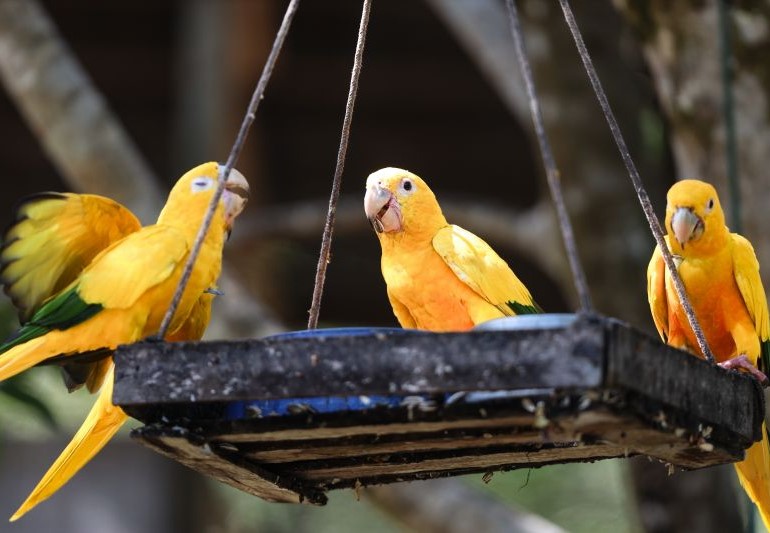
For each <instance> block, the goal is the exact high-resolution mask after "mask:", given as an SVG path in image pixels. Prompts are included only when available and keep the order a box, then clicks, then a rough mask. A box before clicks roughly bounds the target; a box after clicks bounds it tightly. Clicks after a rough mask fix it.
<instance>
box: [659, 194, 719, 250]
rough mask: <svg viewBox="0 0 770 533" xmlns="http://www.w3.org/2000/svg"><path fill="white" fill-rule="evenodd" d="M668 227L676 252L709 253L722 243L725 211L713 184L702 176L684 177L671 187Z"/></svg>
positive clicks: (673, 248) (670, 240)
mask: <svg viewBox="0 0 770 533" xmlns="http://www.w3.org/2000/svg"><path fill="white" fill-rule="evenodd" d="M667 199H668V203H667V205H666V231H667V232H668V235H669V243H670V246H671V249H672V251H673V252H674V253H676V254H680V255H688V253H693V254H697V253H699V252H700V253H709V252H711V251H713V250H714V249H718V247H719V246H721V245H722V244H723V242H722V239H723V238H724V236H725V235H726V233H727V228H726V227H725V215H724V212H723V211H722V206H721V205H720V204H719V197H718V196H717V191H716V189H714V187H713V186H712V185H710V184H708V183H706V182H703V181H699V180H692V179H690V180H682V181H679V182H677V183H675V184H674V185H673V186H672V187H671V188H670V189H669V191H668V195H667Z"/></svg>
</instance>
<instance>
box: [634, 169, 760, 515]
mask: <svg viewBox="0 0 770 533" xmlns="http://www.w3.org/2000/svg"><path fill="white" fill-rule="evenodd" d="M666 231H667V233H668V234H667V236H666V242H667V244H668V246H669V248H670V250H671V253H672V254H673V255H674V258H675V262H676V263H677V265H678V266H677V270H678V271H679V275H680V276H681V277H682V281H683V282H684V286H685V288H686V290H687V295H688V297H689V299H690V302H691V303H692V306H693V310H694V311H695V314H696V316H697V318H698V321H699V323H700V325H701V328H702V329H703V333H704V335H705V336H706V340H707V341H708V344H709V347H710V348H711V351H712V352H713V354H714V357H715V358H716V360H717V362H718V363H720V365H721V366H724V367H727V368H742V369H744V370H747V371H748V372H750V373H751V374H753V375H754V376H756V377H757V378H758V379H760V380H762V381H764V379H765V375H764V374H763V373H762V372H760V371H759V370H757V368H756V367H757V365H758V364H759V363H760V361H762V368H763V369H764V370H765V371H767V369H768V366H767V362H768V354H770V322H769V321H768V308H767V299H766V297H765V290H764V288H763V287H762V280H761V279H760V277H759V262H758V261H757V258H756V255H755V254H754V249H753V248H752V247H751V243H750V242H749V241H748V240H746V239H745V238H743V237H741V236H740V235H738V234H736V233H730V230H729V229H728V228H727V226H725V217H724V213H723V212H722V207H721V205H720V203H719V198H718V197H717V193H716V190H715V189H714V187H712V186H711V185H709V184H708V183H704V182H702V181H698V180H683V181H680V182H678V183H676V184H675V185H673V186H672V187H671V189H670V190H669V191H668V204H667V206H666ZM647 297H648V299H649V302H650V309H651V311H652V317H653V320H654V322H655V327H656V328H657V329H658V333H660V336H661V337H662V338H663V340H664V341H665V342H666V343H668V344H669V345H671V346H674V347H676V348H680V349H683V350H687V351H689V352H692V353H693V354H696V355H698V356H699V357H703V354H702V353H701V350H700V348H699V346H698V343H697V341H696V339H695V335H694V333H693V331H692V328H691V327H690V324H689V322H688V320H687V316H686V315H685V313H684V310H683V308H682V306H681V305H680V303H679V298H678V296H677V294H676V291H675V289H674V286H673V282H672V280H671V276H670V274H669V272H668V270H667V269H666V267H665V263H664V262H663V256H662V255H661V252H660V249H659V248H657V247H656V248H655V251H654V252H653V255H652V259H651V260H650V264H649V266H648V268H647ZM762 435H763V438H762V440H761V441H760V442H756V443H754V444H753V445H752V446H751V447H750V448H749V449H748V450H747V451H746V458H745V459H744V460H743V461H742V462H740V463H736V464H735V469H736V471H737V473H738V479H739V480H740V482H741V485H742V486H743V488H744V490H745V491H746V493H747V494H748V495H749V497H750V498H751V500H752V501H753V502H754V503H755V504H756V505H757V507H758V509H759V512H760V514H761V515H762V520H763V521H764V523H765V527H767V528H770V450H769V449H768V437H767V432H766V428H765V427H764V425H763V431H762Z"/></svg>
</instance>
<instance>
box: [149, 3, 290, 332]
mask: <svg viewBox="0 0 770 533" xmlns="http://www.w3.org/2000/svg"><path fill="white" fill-rule="evenodd" d="M298 6H299V0H291V3H289V7H287V8H286V13H285V14H284V16H283V21H282V22H281V27H280V28H279V30H278V33H277V34H276V36H275V41H274V42H273V47H272V49H271V50H270V54H269V55H268V56H267V61H266V62H265V66H264V68H263V69H262V75H261V76H260V78H259V82H258V83H257V87H256V88H255V89H254V94H253V95H252V97H251V101H250V102H249V106H248V108H247V109H246V115H245V116H244V117H243V122H241V129H240V130H239V131H238V135H237V137H236V138H235V142H234V143H233V147H232V149H231V150H230V155H229V156H228V158H227V162H226V163H225V164H224V166H222V165H220V166H219V176H218V179H217V188H216V190H215V191H214V195H213V196H212V197H211V203H210V204H209V207H208V211H206V216H205V217H203V221H202V223H201V226H200V229H199V230H198V234H197V235H196V237H195V243H194V245H193V248H192V250H191V251H190V256H189V257H188V258H187V262H186V263H185V266H184V270H183V272H182V277H181V278H180V279H179V285H177V288H176V292H174V297H173V298H172V299H171V303H170V304H169V307H168V310H167V311H166V314H165V315H164V316H163V321H162V322H161V324H160V328H159V329H158V333H157V335H156V337H157V338H159V339H162V338H164V337H165V336H166V333H167V332H168V328H169V326H170V325H171V320H172V318H173V317H174V314H175V313H176V310H177V308H178V307H179V302H180V301H181V300H182V294H183V293H184V290H185V287H187V282H188V281H190V275H191V274H192V270H193V266H194V265H195V260H196V259H197V258H198V254H199V253H200V250H201V246H202V245H203V240H204V238H205V237H206V233H208V230H209V227H210V226H211V221H212V220H213V219H214V213H215V212H216V209H217V204H219V200H220V198H221V197H222V193H223V192H224V190H225V183H226V182H227V179H228V178H229V177H230V171H231V170H232V168H233V166H234V165H235V163H236V161H238V156H240V154H241V150H242V149H243V145H244V144H245V143H246V137H247V136H248V134H249V129H250V128H251V125H252V124H253V122H254V119H255V118H256V115H257V107H258V106H259V103H260V102H261V101H262V98H264V95H265V89H266V88H267V82H268V81H270V76H271V75H272V73H273V68H274V67H275V64H276V62H277V61H278V55H279V54H280V53H281V48H283V43H284V41H285V40H286V35H287V34H288V33H289V27H290V26H291V21H292V20H293V19H294V14H295V13H296V11H297V7H298Z"/></svg>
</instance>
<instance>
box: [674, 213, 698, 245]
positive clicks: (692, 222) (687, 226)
mask: <svg viewBox="0 0 770 533" xmlns="http://www.w3.org/2000/svg"><path fill="white" fill-rule="evenodd" d="M703 229H704V226H703V219H701V218H700V217H699V216H698V215H696V214H695V213H694V212H693V210H692V209H690V208H689V207H679V208H677V210H676V211H674V215H673V216H672V217H671V231H673V233H674V238H675V239H676V240H677V242H678V243H679V246H681V247H682V248H684V247H685V245H686V244H687V243H688V242H690V241H691V240H694V239H697V238H698V237H700V236H701V234H702V233H703Z"/></svg>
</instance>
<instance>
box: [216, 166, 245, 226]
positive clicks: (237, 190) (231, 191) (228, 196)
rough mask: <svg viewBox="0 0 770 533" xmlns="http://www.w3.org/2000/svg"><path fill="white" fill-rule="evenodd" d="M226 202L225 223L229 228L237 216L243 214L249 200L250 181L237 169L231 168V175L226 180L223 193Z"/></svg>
mask: <svg viewBox="0 0 770 533" xmlns="http://www.w3.org/2000/svg"><path fill="white" fill-rule="evenodd" d="M222 199H223V202H224V204H225V225H226V226H227V229H228V230H229V229H230V228H232V227H233V222H234V221H235V218H236V217H237V216H238V215H240V214H241V211H243V208H244V207H246V202H247V201H248V200H249V182H248V181H246V178H245V177H244V176H243V174H241V173H240V172H239V171H237V170H236V169H232V170H230V176H229V178H228V179H227V182H225V190H224V192H223V193H222Z"/></svg>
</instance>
